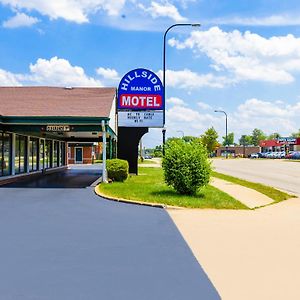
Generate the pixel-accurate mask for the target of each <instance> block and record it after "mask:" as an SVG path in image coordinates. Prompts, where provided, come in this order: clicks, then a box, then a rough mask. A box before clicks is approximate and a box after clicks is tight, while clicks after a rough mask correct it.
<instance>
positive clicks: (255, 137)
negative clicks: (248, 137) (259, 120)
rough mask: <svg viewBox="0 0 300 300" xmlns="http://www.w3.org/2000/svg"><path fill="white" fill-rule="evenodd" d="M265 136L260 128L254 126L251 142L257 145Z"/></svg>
mask: <svg viewBox="0 0 300 300" xmlns="http://www.w3.org/2000/svg"><path fill="white" fill-rule="evenodd" d="M266 138H267V137H266V135H265V134H264V132H263V131H262V130H261V129H258V128H254V129H253V131H252V143H253V145H254V146H258V145H259V142H260V141H263V140H265V139H266Z"/></svg>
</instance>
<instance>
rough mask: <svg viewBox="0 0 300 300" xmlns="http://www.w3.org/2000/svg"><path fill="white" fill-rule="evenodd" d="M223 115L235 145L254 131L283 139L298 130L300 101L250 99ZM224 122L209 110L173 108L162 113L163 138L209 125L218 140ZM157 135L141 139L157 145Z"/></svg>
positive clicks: (200, 130) (198, 131)
mask: <svg viewBox="0 0 300 300" xmlns="http://www.w3.org/2000/svg"><path fill="white" fill-rule="evenodd" d="M200 103H203V102H200ZM197 104H198V103H197ZM204 104H206V103H204ZM198 106H199V105H198ZM200 106H201V104H200ZM227 113H228V131H229V132H234V134H235V141H236V142H238V140H239V138H240V136H241V135H243V134H251V132H252V131H253V129H254V128H259V129H262V130H263V131H264V132H265V133H266V134H271V133H273V132H279V133H281V134H282V135H284V136H289V135H290V134H291V133H292V132H295V131H297V129H298V128H300V119H299V115H300V102H297V103H294V104H287V102H286V101H282V100H274V101H267V100H261V99H256V98H252V99H247V100H245V101H244V102H243V103H242V104H240V105H239V106H238V107H237V108H236V109H235V110H234V111H231V112H230V111H227ZM224 120H225V117H224V115H221V114H216V113H214V112H213V111H211V112H209V111H206V112H203V111H202V109H201V108H199V110H197V108H195V107H191V106H187V105H186V106H184V107H182V106H173V107H171V108H169V109H168V110H167V111H166V127H167V137H171V136H178V132H177V131H178V130H183V131H184V135H193V136H200V135H201V134H203V132H204V131H205V130H206V129H207V128H209V127H212V126H213V127H214V128H215V129H216V130H217V132H218V134H219V140H220V141H222V136H224V135H225V121H224ZM160 135H161V132H159V131H153V132H152V133H150V135H149V138H148V137H147V138H146V139H145V140H146V145H147V146H151V145H152V146H154V145H158V144H159V143H161V138H160Z"/></svg>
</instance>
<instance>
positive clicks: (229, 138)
mask: <svg viewBox="0 0 300 300" xmlns="http://www.w3.org/2000/svg"><path fill="white" fill-rule="evenodd" d="M222 138H223V146H229V145H233V144H234V133H233V132H230V133H228V134H227V140H226V136H223V137H222Z"/></svg>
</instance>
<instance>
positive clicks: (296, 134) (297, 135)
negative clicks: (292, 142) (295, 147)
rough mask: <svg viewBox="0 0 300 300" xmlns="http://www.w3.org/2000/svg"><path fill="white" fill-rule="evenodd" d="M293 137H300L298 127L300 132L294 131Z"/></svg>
mask: <svg viewBox="0 0 300 300" xmlns="http://www.w3.org/2000/svg"><path fill="white" fill-rule="evenodd" d="M292 137H294V138H300V129H298V132H294V133H292Z"/></svg>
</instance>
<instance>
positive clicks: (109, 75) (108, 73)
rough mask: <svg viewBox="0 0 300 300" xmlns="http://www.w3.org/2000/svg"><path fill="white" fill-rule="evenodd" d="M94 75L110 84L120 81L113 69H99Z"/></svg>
mask: <svg viewBox="0 0 300 300" xmlns="http://www.w3.org/2000/svg"><path fill="white" fill-rule="evenodd" d="M96 73H97V74H98V75H100V76H101V77H102V78H103V79H104V80H106V81H108V82H111V83H116V82H117V81H119V80H120V76H119V74H118V72H117V71H116V70H115V69H110V68H103V67H100V68H98V69H96Z"/></svg>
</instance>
